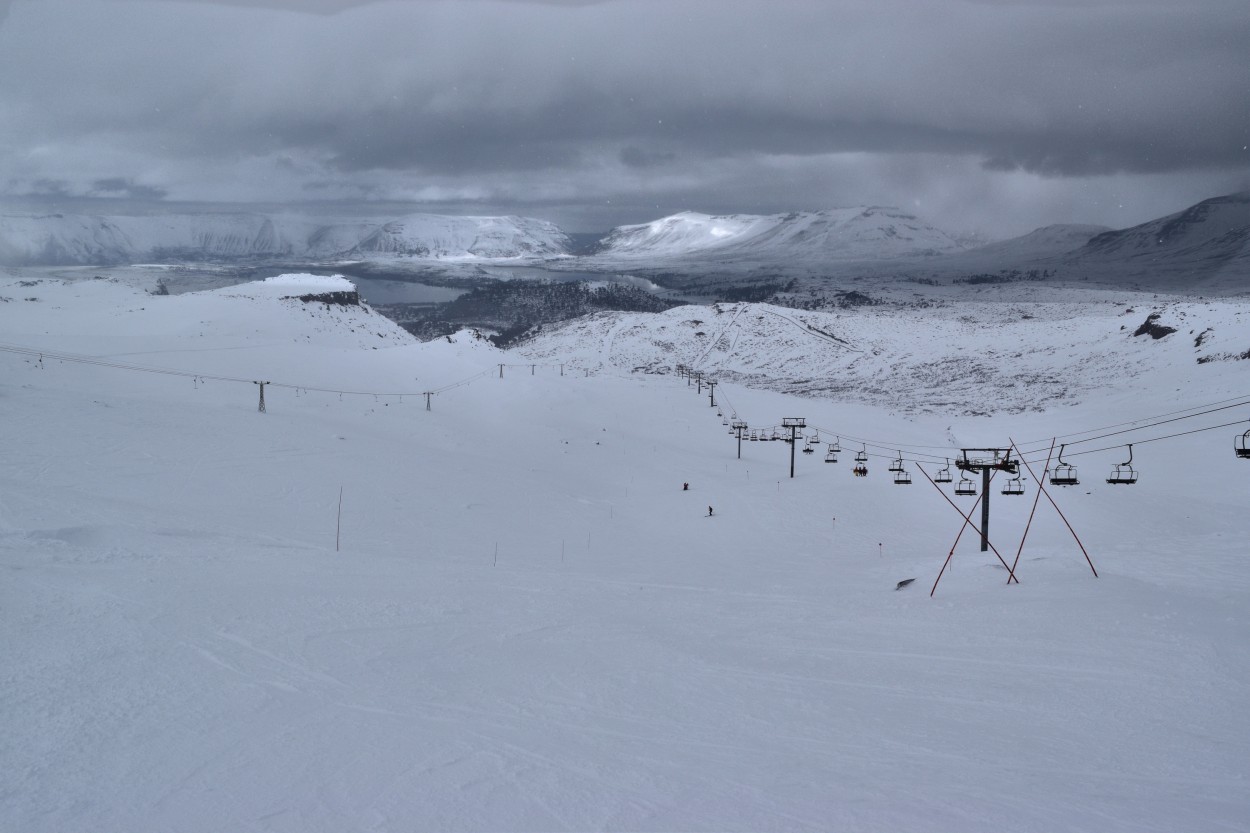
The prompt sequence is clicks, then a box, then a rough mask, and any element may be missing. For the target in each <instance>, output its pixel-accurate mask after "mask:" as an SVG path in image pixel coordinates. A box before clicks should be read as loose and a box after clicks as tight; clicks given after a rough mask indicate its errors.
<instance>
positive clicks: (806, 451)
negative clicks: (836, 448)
mask: <svg viewBox="0 0 1250 833" xmlns="http://www.w3.org/2000/svg"><path fill="white" fill-rule="evenodd" d="M815 451H816V449H814V448H812V438H811V437H808V438H807V442H806V443H804V445H803V453H804V454H812V453H814V452H815Z"/></svg>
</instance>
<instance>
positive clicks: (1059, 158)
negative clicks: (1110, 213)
mask: <svg viewBox="0 0 1250 833" xmlns="http://www.w3.org/2000/svg"><path fill="white" fill-rule="evenodd" d="M250 6H251V7H250V8H244V7H242V6H241V5H239V4H235V3H222V2H197V3H178V2H169V0H144V1H143V2H126V0H94V1H93V0H77V2H73V3H66V2H64V1H63V0H38V2H35V0H17V2H16V3H14V4H11V8H10V9H9V16H8V19H7V21H5V22H4V23H3V26H2V27H0V79H5V80H3V81H0V163H4V164H0V170H5V169H7V170H9V171H12V172H15V173H13V174H12V175H11V178H12V180H13V182H14V183H18V182H24V183H26V186H24V187H29V184H30V183H31V182H33V181H34V180H35V179H38V178H43V179H68V180H70V181H81V182H82V183H83V186H82V187H83V189H84V190H85V189H86V188H88V187H90V186H91V184H92V183H97V182H100V181H111V180H116V181H118V182H126V183H128V184H129V185H128V187H130V188H132V189H133V188H138V189H142V188H144V187H148V188H155V189H168V190H169V191H170V192H171V193H172V194H175V195H177V196H188V197H195V196H197V195H198V194H200V193H202V192H203V191H204V190H205V189H206V188H207V186H205V187H204V188H200V190H199V191H197V184H196V183H197V182H198V181H200V180H210V179H211V178H212V175H213V173H212V172H213V171H214V170H217V171H220V170H221V169H222V166H225V167H226V168H227V169H230V170H236V171H243V170H251V171H253V172H255V171H260V170H262V169H264V168H265V167H266V166H270V167H272V168H273V170H274V174H273V175H274V177H275V180H274V181H275V187H292V188H296V187H298V188H301V189H309V188H311V189H322V190H324V189H331V190H332V187H333V185H332V184H333V183H334V182H339V183H340V184H341V186H342V188H343V189H346V190H344V193H347V191H349V190H350V189H351V188H355V189H357V191H358V192H359V193H373V192H376V190H377V189H378V188H380V187H381V188H384V187H385V185H384V182H385V181H387V178H391V179H393V181H395V182H401V183H403V184H404V187H405V188H408V189H409V191H416V190H419V189H421V188H423V187H425V188H430V187H437V188H441V189H450V190H451V191H454V192H456V193H459V194H461V195H471V194H477V193H480V194H488V193H491V192H492V191H494V192H499V189H501V188H505V189H506V188H508V187H509V186H508V183H509V182H513V183H514V184H515V187H517V188H525V187H530V185H531V184H532V183H533V182H535V181H536V180H538V179H540V178H541V179H542V180H543V181H544V183H545V187H547V188H548V189H549V191H550V192H551V193H556V192H569V191H575V190H576V189H578V188H579V187H580V188H582V189H584V191H585V193H586V196H587V198H588V199H589V200H592V201H593V200H594V199H596V198H598V197H607V196H610V195H622V194H626V195H627V194H630V193H633V194H635V196H636V197H638V201H639V202H645V201H646V199H647V197H646V196H645V192H646V191H647V190H648V189H656V188H660V189H667V193H669V194H672V193H682V192H689V193H700V189H702V193H705V194H708V193H718V192H720V191H721V190H722V189H723V188H724V187H727V186H726V185H725V183H726V182H729V181H732V179H733V171H734V170H735V169H740V170H742V171H745V172H748V173H749V172H752V171H758V170H759V168H760V166H761V165H764V164H766V160H767V159H768V158H786V159H793V158H797V159H809V160H811V161H812V164H824V162H823V161H821V160H824V159H826V158H827V157H828V156H829V155H831V154H866V155H871V156H872V157H874V160H873V164H874V165H875V166H876V167H877V168H880V167H881V166H882V165H888V164H889V162H888V160H889V159H890V158H891V157H897V158H898V159H899V160H900V164H903V163H904V162H905V163H906V164H911V163H912V162H914V161H915V160H917V159H925V158H933V159H944V160H946V161H944V162H942V164H943V165H947V166H949V164H950V162H949V160H950V159H952V158H954V159H964V160H969V161H971V162H972V163H973V167H974V168H978V167H979V169H980V170H982V171H983V172H984V175H985V176H993V175H995V174H998V173H1000V172H1013V171H1014V172H1024V173H1029V174H1036V175H1040V176H1042V177H1059V178H1072V179H1079V178H1083V177H1091V176H1108V175H1116V174H1143V175H1156V176H1157V175H1172V174H1176V173H1184V172H1202V173H1203V175H1204V176H1207V177H1208V178H1209V177H1210V175H1211V174H1212V172H1220V171H1223V172H1227V173H1229V175H1230V178H1235V177H1236V176H1240V175H1242V174H1241V172H1244V171H1246V170H1248V169H1250V155H1248V153H1247V150H1246V146H1247V144H1250V59H1248V58H1247V55H1246V53H1247V49H1246V44H1247V43H1250V11H1248V9H1247V6H1246V4H1245V3H1244V2H1241V1H1240V0H1239V1H1238V2H1224V1H1223V0H1211V2H1203V3H1189V4H1170V3H1160V4H1153V3H1136V4H1114V5H1104V4H1100V3H1068V4H1053V3H1045V4H1033V3H1025V2H1019V3H951V4H934V3H928V2H919V1H918V0H917V2H905V1H904V0H894V2H874V3H831V2H828V0H811V2H808V1H806V0H790V1H789V2H786V1H784V0H783V2H754V0H751V1H750V2H747V1H746V0H744V2H725V0H716V1H715V2H712V0H619V2H597V3H586V2H563V3H562V2H546V3H532V2H523V0H494V1H493V2H492V0H479V1H478V2H471V3H465V2H429V1H428V0H423V1H422V2H406V3H403V2H380V3H368V2H359V0H322V2H314V3H306V2H303V1H302V0H301V2H300V3H295V2H293V0H268V2H265V3H263V4H255V3H253V4H250ZM5 7H6V2H5V0H0V19H3V14H4V10H5ZM296 9H300V10H304V11H311V12H318V13H317V14H311V13H307V14H296V13H293V10H296ZM56 158H63V163H64V164H63V166H62V169H61V170H59V171H58V170H55V169H52V166H50V165H49V164H47V163H48V160H50V159H56ZM144 160H146V162H145V161H144ZM119 166H120V167H119ZM249 166H250V167H249ZM283 166H285V167H283ZM961 167H962V168H963V169H965V170H966V166H961ZM197 169H198V170H199V173H197ZM700 173H702V175H703V176H705V177H707V179H705V180H703V181H702V183H701V184H700V182H697V181H693V180H692V179H691V178H692V177H696V176H697V175H699V174H700ZM938 178H940V171H929V172H923V171H921V172H918V176H917V179H916V182H917V183H918V184H919V183H923V182H926V181H928V182H932V181H935V180H936V179H938ZM140 183H144V184H140ZM283 183H285V186H283V185H282V184H283ZM3 187H5V183H4V182H3V181H0V188H3ZM15 187H16V186H15ZM218 187H219V186H218ZM748 191H749V189H748ZM136 193H139V192H136ZM152 193H156V192H152ZM214 193H217V192H214ZM511 196H512V197H515V196H516V195H515V194H512V195H511ZM548 196H550V194H548ZM748 196H749V193H744V194H743V200H744V201H745V200H746V198H747V197H748ZM542 197H543V195H542V194H536V195H535V198H536V199H541V198H542ZM843 201H845V200H843ZM865 201H866V200H865ZM742 210H750V206H749V205H746V204H745V202H744V204H743V205H742Z"/></svg>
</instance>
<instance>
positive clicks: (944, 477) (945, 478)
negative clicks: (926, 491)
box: [933, 460, 955, 483]
mask: <svg viewBox="0 0 1250 833" xmlns="http://www.w3.org/2000/svg"><path fill="white" fill-rule="evenodd" d="M954 479H955V478H953V477H951V461H950V460H947V461H946V468H942V469H938V473H937V474H935V475H933V482H934V483H950V482H951V481H952V480H954Z"/></svg>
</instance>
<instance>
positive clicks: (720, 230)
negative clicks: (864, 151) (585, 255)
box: [594, 206, 963, 261]
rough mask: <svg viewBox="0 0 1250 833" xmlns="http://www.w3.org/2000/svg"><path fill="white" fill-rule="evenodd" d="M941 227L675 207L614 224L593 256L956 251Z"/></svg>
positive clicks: (858, 217)
mask: <svg viewBox="0 0 1250 833" xmlns="http://www.w3.org/2000/svg"><path fill="white" fill-rule="evenodd" d="M962 248H963V246H962V245H961V244H960V243H959V242H958V241H956V240H955V239H954V238H953V237H951V236H950V235H949V234H947V233H946V232H943V231H941V230H940V229H937V228H934V227H933V226H931V225H929V224H928V223H926V222H924V221H923V220H921V219H919V218H918V217H916V216H915V215H912V214H908V213H906V212H903V211H900V210H899V209H896V208H885V207H880V206H861V207H856V208H836V209H827V210H823V211H801V212H791V213H788V214H768V215H755V214H729V215H721V216H715V215H709V214H698V213H695V212H690V211H686V212H682V213H680V214H674V215H671V216H669V217H663V218H661V219H659V220H655V221H652V222H650V223H643V224H640V225H632V226H620V227H618V228H616V229H614V230H613V231H612V232H611V233H610V234H608V236H606V237H605V238H604V239H603V240H602V241H600V243H599V244H598V246H597V247H596V249H595V251H594V254H595V255H597V256H599V257H601V258H613V257H620V258H630V259H652V260H671V259H681V258H684V257H691V256H698V257H701V258H707V257H713V258H734V259H752V260H763V261H768V260H799V261H803V260H828V259H841V260H875V259H880V258H888V257H914V256H923V255H935V254H941V253H945V252H952V251H959V250H961V249H962Z"/></svg>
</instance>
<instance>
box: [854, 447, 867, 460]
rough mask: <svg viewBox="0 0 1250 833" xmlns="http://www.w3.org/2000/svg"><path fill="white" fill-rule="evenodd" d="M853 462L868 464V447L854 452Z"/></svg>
mask: <svg viewBox="0 0 1250 833" xmlns="http://www.w3.org/2000/svg"><path fill="white" fill-rule="evenodd" d="M855 462H857V463H867V462H868V446H864V447H863V449H862V450H860V451H856V452H855Z"/></svg>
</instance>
